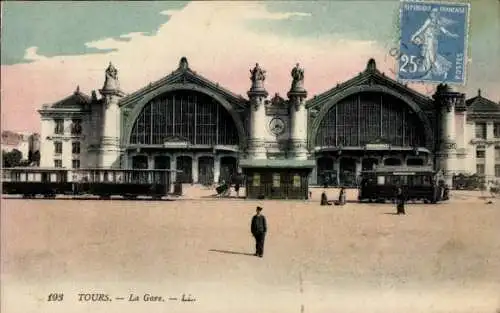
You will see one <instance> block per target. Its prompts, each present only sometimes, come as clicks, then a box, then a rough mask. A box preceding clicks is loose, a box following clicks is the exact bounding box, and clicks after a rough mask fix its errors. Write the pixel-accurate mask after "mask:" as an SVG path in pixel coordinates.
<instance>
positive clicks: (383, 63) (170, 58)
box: [1, 1, 395, 131]
mask: <svg viewBox="0 0 500 313" xmlns="http://www.w3.org/2000/svg"><path fill="white" fill-rule="evenodd" d="M167 12H169V16H170V19H169V20H168V22H167V23H165V24H163V25H162V26H161V27H160V28H159V29H158V30H157V32H156V33H155V34H154V35H149V36H148V35H145V34H144V33H140V32H135V33H129V34H124V35H122V36H121V38H126V39H128V40H127V41H124V40H117V39H112V38H107V39H102V40H97V41H92V42H88V43H87V47H92V48H97V49H100V50H104V51H106V50H110V51H111V52H109V53H101V54H86V55H74V56H56V57H45V56H43V55H39V54H38V51H37V49H36V47H32V48H30V49H28V50H29V51H28V50H27V51H26V55H27V56H29V58H30V59H31V60H33V62H32V63H30V64H16V65H10V66H2V67H1V71H2V77H6V79H2V81H1V86H2V95H1V97H2V104H3V106H2V109H3V112H2V124H3V128H6V129H12V130H16V131H17V130H18V131H22V130H39V127H40V126H39V125H40V118H39V115H38V113H36V110H37V109H39V108H40V107H41V106H42V104H44V103H52V102H55V101H57V100H59V99H61V98H63V97H66V96H67V95H69V94H71V93H72V92H73V91H74V90H75V88H76V86H77V85H80V89H81V90H82V91H84V92H87V93H90V91H91V90H93V89H99V88H101V87H102V84H103V81H104V70H105V68H106V67H107V65H108V63H109V62H110V61H112V62H113V63H114V64H115V65H116V67H117V68H118V70H119V74H118V75H119V79H120V82H121V86H122V88H123V90H124V91H125V92H127V93H129V92H133V91H135V90H137V89H139V88H141V87H143V86H145V85H147V84H148V83H150V82H152V81H155V80H158V79H160V78H162V77H164V76H166V75H168V74H169V73H171V72H172V71H173V70H175V69H176V68H177V65H178V62H179V59H180V58H181V57H182V56H186V57H187V58H188V61H189V63H190V67H191V68H192V69H193V70H195V71H197V72H198V73H199V74H201V75H203V76H205V77H207V78H209V79H211V80H213V81H215V82H218V83H219V84H220V85H221V86H224V87H226V88H228V89H230V90H233V91H234V92H236V93H239V94H243V95H244V94H246V91H247V90H248V88H249V87H250V80H249V69H250V68H251V67H252V66H253V65H254V64H255V63H256V62H259V63H260V64H261V66H262V67H263V68H264V69H266V70H267V73H268V76H267V79H266V88H267V90H268V91H269V93H270V94H273V93H275V92H279V93H280V94H282V95H285V94H286V92H287V91H288V90H289V88H290V83H291V77H290V71H291V69H292V67H293V66H294V65H295V64H296V63H300V64H301V65H302V66H303V67H304V68H305V86H306V88H307V89H308V92H309V96H310V97H312V96H313V95H314V94H318V93H320V92H323V91H325V90H328V89H330V88H332V87H333V86H335V85H336V84H337V83H340V82H342V81H344V80H346V79H349V78H352V77H354V76H356V75H357V73H358V72H361V71H362V70H364V68H365V66H366V62H367V61H368V59H369V58H370V57H374V58H375V59H376V61H377V66H378V67H379V68H380V69H381V70H382V71H386V72H387V74H388V75H389V76H392V75H390V73H389V72H388V70H389V69H390V68H393V66H394V64H395V60H394V59H393V58H392V57H390V56H388V52H387V51H386V50H387V48H386V47H384V45H382V44H379V43H377V42H375V41H361V40H349V39H348V38H345V39H344V40H341V41H334V40H324V38H317V37H312V38H306V37H302V38H288V37H282V36H279V35H277V34H274V33H265V34H262V33H256V32H254V31H253V29H251V28H249V27H248V24H247V23H245V20H248V19H258V18H274V19H276V18H292V17H294V16H295V17H297V16H300V17H306V16H305V15H303V14H302V13H298V12H295V13H270V12H268V11H267V9H266V6H265V4H262V3H258V2H245V3H242V2H202V1H195V2H191V3H189V4H188V5H187V6H186V7H185V8H184V9H183V10H180V11H167ZM162 14H165V11H163V12H162Z"/></svg>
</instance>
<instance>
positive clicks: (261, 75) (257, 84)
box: [250, 63, 266, 90]
mask: <svg viewBox="0 0 500 313" xmlns="http://www.w3.org/2000/svg"><path fill="white" fill-rule="evenodd" d="M250 74H251V76H250V80H251V81H252V88H251V89H253V90H255V89H264V81H265V80H266V71H265V70H263V69H262V68H261V67H260V66H259V63H256V64H255V67H254V68H253V69H251V70H250Z"/></svg>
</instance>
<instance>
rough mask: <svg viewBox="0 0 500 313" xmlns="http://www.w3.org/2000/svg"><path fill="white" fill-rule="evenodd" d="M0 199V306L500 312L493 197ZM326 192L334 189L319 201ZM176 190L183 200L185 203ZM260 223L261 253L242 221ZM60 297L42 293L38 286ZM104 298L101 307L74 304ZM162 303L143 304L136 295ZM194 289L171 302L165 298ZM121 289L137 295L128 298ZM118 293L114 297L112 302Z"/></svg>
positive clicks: (41, 311) (22, 311)
mask: <svg viewBox="0 0 500 313" xmlns="http://www.w3.org/2000/svg"><path fill="white" fill-rule="evenodd" d="M320 192H321V190H320V189H318V190H315V191H314V194H313V200H311V201H248V200H242V199H220V200H219V199H212V198H208V197H202V196H201V197H198V199H194V200H178V201H162V202H159V201H78V200H16V199H3V200H2V225H1V231H2V287H3V290H2V293H3V294H2V298H3V301H2V304H3V305H4V307H3V308H2V310H1V311H2V312H8V313H32V312H33V313H35V312H36V313H45V312H47V313H49V312H50V313H57V312H75V313H78V312H139V311H140V312H145V311H147V312H150V313H156V312H276V313H278V312H280V313H286V312H290V313H291V312H366V313H368V312H426V313H429V312H464V313H465V312H467V313H472V312H481V313H482V312H485V313H488V312H490V313H494V312H495V310H496V309H497V308H499V307H500V261H499V260H500V239H499V238H500V237H499V234H500V232H499V221H500V206H499V203H498V202H496V203H493V204H486V203H485V202H486V201H485V200H484V199H480V198H478V197H477V195H474V194H466V193H456V194H454V195H453V198H452V199H451V201H449V202H447V203H443V204H438V205H424V204H409V205H408V206H407V215H406V216H397V215H394V214H393V213H394V212H395V208H394V206H393V205H391V204H358V203H348V204H347V205H345V206H343V207H339V206H328V207H326V206H323V207H322V206H319V204H318V200H317V199H318V198H319V193H320ZM333 196H335V194H332V195H331V196H330V198H332V197H333ZM187 197H188V196H186V198H187ZM257 205H261V206H262V207H263V208H264V211H263V213H264V215H265V216H266V217H267V220H268V228H269V232H268V235H267V238H266V245H265V254H264V257H263V258H262V259H261V258H257V257H254V256H252V254H253V253H254V241H253V238H252V237H251V235H250V229H249V228H250V225H249V224H250V219H251V217H252V215H253V214H254V211H255V207H256V206H257ZM58 292H63V293H64V300H63V301H62V302H47V297H48V295H49V294H50V293H58ZM80 293H104V294H107V295H108V296H109V298H110V299H111V301H108V302H84V301H79V299H78V294H80ZM146 293H149V294H152V295H159V296H162V297H164V299H166V300H165V301H163V302H162V301H160V302H150V301H148V302H145V301H144V300H143V296H144V294H146ZM183 293H184V294H185V296H186V298H187V297H188V296H189V297H191V298H196V301H191V302H187V301H185V302H182V301H179V300H168V297H178V298H180V297H182V294H183ZM130 294H134V295H139V296H140V298H141V299H140V301H136V302H130V301H128V300H129V298H130ZM117 297H123V298H124V300H119V299H116V298H117Z"/></svg>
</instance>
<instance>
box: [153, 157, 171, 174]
mask: <svg viewBox="0 0 500 313" xmlns="http://www.w3.org/2000/svg"><path fill="white" fill-rule="evenodd" d="M155 169H159V170H168V169H170V157H169V156H167V155H158V156H155Z"/></svg>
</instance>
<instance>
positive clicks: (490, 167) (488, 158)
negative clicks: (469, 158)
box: [484, 122, 496, 181]
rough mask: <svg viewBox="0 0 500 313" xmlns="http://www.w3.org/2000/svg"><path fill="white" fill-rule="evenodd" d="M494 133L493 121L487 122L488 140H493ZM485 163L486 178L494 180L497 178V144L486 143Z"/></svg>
mask: <svg viewBox="0 0 500 313" xmlns="http://www.w3.org/2000/svg"><path fill="white" fill-rule="evenodd" d="M494 137H495V135H494V124H493V122H488V123H487V124H486V140H492V139H493V138H494ZM485 154H486V155H485V160H484V161H485V165H484V175H485V176H486V180H487V181H488V180H492V179H494V178H495V163H496V162H495V145H486V152H485Z"/></svg>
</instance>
